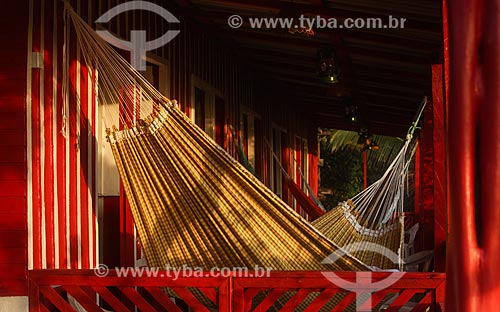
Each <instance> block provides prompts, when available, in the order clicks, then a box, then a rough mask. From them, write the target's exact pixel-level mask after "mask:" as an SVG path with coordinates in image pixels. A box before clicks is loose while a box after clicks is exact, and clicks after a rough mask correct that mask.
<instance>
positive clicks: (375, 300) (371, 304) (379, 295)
mask: <svg viewBox="0 0 500 312" xmlns="http://www.w3.org/2000/svg"><path fill="white" fill-rule="evenodd" d="M389 293H394V291H393V290H392V291H391V290H385V291H377V292H375V293H372V294H371V297H370V301H365V302H364V303H363V304H362V305H361V306H360V307H359V310H361V311H365V310H367V311H369V310H373V309H374V308H375V307H376V306H377V304H379V303H380V301H381V300H382V299H384V298H385V296H386V295H388V294H389Z"/></svg>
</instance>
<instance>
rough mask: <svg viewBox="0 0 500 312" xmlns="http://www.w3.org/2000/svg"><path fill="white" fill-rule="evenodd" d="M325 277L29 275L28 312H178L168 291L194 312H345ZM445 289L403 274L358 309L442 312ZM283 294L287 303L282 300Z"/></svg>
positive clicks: (427, 278) (346, 297)
mask: <svg viewBox="0 0 500 312" xmlns="http://www.w3.org/2000/svg"><path fill="white" fill-rule="evenodd" d="M249 273H250V274H251V273H252V272H249ZM261 273H262V272H261ZM324 273H325V272H320V271H271V272H269V274H268V275H266V276H264V277H244V276H239V275H237V274H232V275H229V276H227V277H221V276H219V277H216V276H210V274H209V273H208V272H204V273H203V276H204V277H194V276H189V275H186V276H183V275H182V274H181V275H180V276H179V277H178V278H174V277H173V275H172V273H171V274H170V275H169V274H167V271H157V273H156V276H150V277H147V276H146V274H144V275H143V277H131V276H129V277H118V276H117V273H116V271H115V270H110V271H109V274H108V275H107V276H104V277H99V276H96V274H95V273H94V271H93V270H35V271H30V272H29V294H30V312H35V311H47V310H50V308H51V307H56V308H58V309H59V310H61V311H68V310H70V309H71V305H70V304H69V303H68V301H67V299H66V298H65V296H66V293H67V294H70V295H71V296H72V297H73V298H74V299H76V300H77V301H78V302H79V303H80V304H81V305H82V306H84V307H85V308H86V309H87V310H88V311H94V310H95V311H97V309H98V308H99V307H98V305H97V304H96V299H95V298H96V294H99V295H100V297H101V298H102V299H104V301H106V302H107V303H108V304H109V305H111V306H112V307H113V309H114V310H115V311H126V310H128V308H127V305H129V304H130V303H131V304H132V305H135V306H137V307H138V308H139V309H140V310H141V311H155V310H158V309H160V310H161V309H163V310H168V311H180V310H179V308H178V307H176V306H175V305H174V304H172V301H171V299H170V298H169V297H168V296H167V295H166V294H165V292H164V291H165V290H166V289H167V288H168V289H170V290H173V291H175V293H176V294H177V295H178V296H179V297H181V298H182V299H183V301H184V302H185V303H186V304H187V305H188V306H190V307H191V308H194V309H195V310H196V311H208V309H207V306H206V302H210V303H211V304H212V305H213V304H215V305H216V308H217V310H218V311H221V312H224V311H263V310H267V309H268V308H270V307H271V306H274V307H277V308H278V309H280V310H282V311H288V310H291V309H292V310H293V308H295V307H297V306H299V305H300V304H305V305H306V307H307V309H306V311H317V310H319V309H320V308H321V307H323V306H324V305H325V304H326V303H327V302H328V301H330V300H331V299H332V298H333V297H335V296H336V297H337V298H339V299H341V300H337V302H338V303H337V304H336V306H335V308H334V309H333V311H344V309H346V308H348V307H349V306H352V305H353V304H354V302H355V300H356V293H355V292H349V291H346V290H344V289H342V288H340V287H339V286H337V285H335V284H334V283H332V282H330V281H329V280H328V279H327V278H325V276H324V275H323V274H324ZM358 273H359V272H336V274H337V276H338V277H339V278H342V279H344V280H349V281H355V280H356V278H357V274H358ZM250 274H249V275H250ZM365 274H366V272H365ZM371 274H372V282H376V281H380V280H384V279H386V278H387V277H388V275H389V274H391V273H387V272H372V273H371ZM444 287H445V275H444V274H440V273H404V275H403V276H402V277H401V279H399V280H397V281H396V282H395V283H393V284H392V285H390V286H389V287H388V288H386V289H382V290H380V291H376V292H374V293H373V294H372V293H371V292H370V290H369V289H367V290H366V292H365V293H364V294H366V295H367V296H369V295H371V300H370V301H366V302H365V304H364V305H366V306H363V309H364V308H367V309H371V308H373V307H374V306H380V305H381V304H385V306H386V308H387V310H386V311H398V310H399V309H400V308H401V307H403V306H405V305H406V306H408V305H411V306H412V307H413V311H428V309H430V311H442V309H443V302H444V292H445V289H444ZM193 288H196V289H197V291H198V293H197V292H196V291H195V292H193V291H192V289H193ZM199 292H202V293H203V294H204V296H205V297H206V298H205V299H201V298H202V297H203V296H200V295H199V294H200V293H199ZM117 294H118V295H117ZM391 294H393V295H392V300H391V301H389V300H388V297H387V296H388V295H391ZM283 295H285V297H286V298H285V297H282V296H283ZM310 295H313V296H314V295H315V297H311V296H310ZM308 296H309V297H308ZM280 297H281V300H280ZM307 298H309V299H307ZM311 298H312V299H311ZM207 299H208V301H206V300H207ZM304 300H306V301H305V302H304ZM339 301H340V302H339ZM410 301H411V303H409V302H410ZM368 303H370V304H368Z"/></svg>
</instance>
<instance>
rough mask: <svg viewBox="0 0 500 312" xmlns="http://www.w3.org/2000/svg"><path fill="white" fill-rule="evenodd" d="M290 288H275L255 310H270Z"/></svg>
mask: <svg viewBox="0 0 500 312" xmlns="http://www.w3.org/2000/svg"><path fill="white" fill-rule="evenodd" d="M287 291H288V289H273V290H272V291H271V293H270V294H268V295H267V296H266V298H265V299H264V300H262V302H261V303H260V304H259V305H258V306H257V308H255V311H268V310H269V308H271V307H272V306H273V304H275V303H276V300H278V299H279V297H281V296H282V295H283V294H284V293H286V292H287Z"/></svg>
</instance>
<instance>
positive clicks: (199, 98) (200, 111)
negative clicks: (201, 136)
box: [194, 87, 205, 129]
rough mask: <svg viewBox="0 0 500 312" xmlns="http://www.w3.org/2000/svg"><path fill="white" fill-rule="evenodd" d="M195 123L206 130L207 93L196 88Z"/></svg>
mask: <svg viewBox="0 0 500 312" xmlns="http://www.w3.org/2000/svg"><path fill="white" fill-rule="evenodd" d="M194 122H195V123H196V124H197V125H198V126H199V127H200V128H202V129H205V91H203V90H201V89H200V88H196V87H195V88H194Z"/></svg>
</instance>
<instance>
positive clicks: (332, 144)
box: [320, 130, 402, 210]
mask: <svg viewBox="0 0 500 312" xmlns="http://www.w3.org/2000/svg"><path fill="white" fill-rule="evenodd" d="M328 132H330V135H328V136H326V137H324V138H323V139H321V140H320V143H321V158H322V159H323V167H322V168H321V187H322V188H327V189H331V190H333V194H330V195H326V197H325V198H323V204H324V205H325V207H326V208H327V209H328V210H329V209H331V208H333V207H335V206H337V204H338V203H339V202H341V201H344V200H347V199H349V198H352V197H353V196H354V195H356V194H358V193H359V192H361V191H362V190H363V180H364V177H363V152H362V146H360V145H358V144H356V143H357V140H358V137H359V135H358V134H357V133H356V132H352V131H343V130H328ZM373 140H374V141H375V142H376V143H377V145H378V146H379V147H380V148H379V149H378V150H367V178H368V185H370V184H372V183H373V182H375V181H376V180H378V179H379V178H380V177H381V176H382V175H383V174H384V172H385V170H386V169H387V167H388V166H389V164H390V162H391V161H392V160H393V159H394V157H395V156H396V155H397V153H398V152H399V150H400V149H401V146H402V140H401V139H400V138H395V137H387V136H373Z"/></svg>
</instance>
